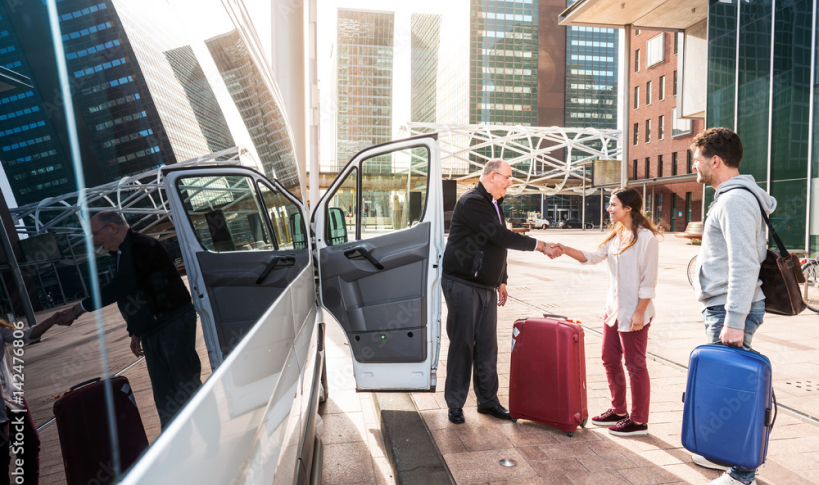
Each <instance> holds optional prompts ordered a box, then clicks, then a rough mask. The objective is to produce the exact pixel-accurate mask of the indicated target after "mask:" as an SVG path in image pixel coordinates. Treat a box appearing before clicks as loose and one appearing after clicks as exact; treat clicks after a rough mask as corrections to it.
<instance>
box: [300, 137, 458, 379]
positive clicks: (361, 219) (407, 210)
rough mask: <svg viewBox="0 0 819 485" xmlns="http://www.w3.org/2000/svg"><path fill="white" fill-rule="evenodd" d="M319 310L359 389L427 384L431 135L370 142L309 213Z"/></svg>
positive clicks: (432, 344) (437, 197)
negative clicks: (347, 353) (340, 340)
mask: <svg viewBox="0 0 819 485" xmlns="http://www.w3.org/2000/svg"><path fill="white" fill-rule="evenodd" d="M313 222H314V224H315V226H314V231H315V232H314V234H315V243H316V250H317V257H316V260H317V261H318V268H319V284H320V290H319V294H320V298H321V303H322V306H323V307H324V308H325V309H326V310H327V311H328V312H329V313H330V314H332V316H333V317H334V318H335V319H336V320H337V321H338V322H339V323H340V324H341V327H342V328H343V329H344V333H345V334H346V335H347V339H348V341H349V344H350V349H351V353H352V355H353V369H354V371H355V378H356V384H357V388H358V389H359V390H362V391H364V390H366V391H373V390H411V391H423V390H430V391H434V390H435V385H436V375H435V372H436V369H437V367H438V353H439V348H440V331H441V322H440V317H441V264H440V263H441V259H442V258H443V253H444V214H443V195H442V184H441V164H440V153H439V149H438V141H437V136H436V135H435V134H432V135H426V136H420V137H414V138H409V139H405V140H400V141H395V142H390V143H386V144H382V145H378V146H374V147H371V148H368V149H366V150H363V151H362V152H360V153H358V154H357V155H356V156H355V157H353V159H352V160H351V161H350V162H349V163H348V164H347V166H346V167H344V169H343V170H342V171H341V173H340V174H339V176H338V178H337V179H336V180H335V182H333V184H332V185H331V186H330V188H329V189H328V190H327V193H326V194H325V196H324V197H323V198H322V199H321V201H320V202H319V203H318V206H317V207H316V210H315V213H314V216H313Z"/></svg>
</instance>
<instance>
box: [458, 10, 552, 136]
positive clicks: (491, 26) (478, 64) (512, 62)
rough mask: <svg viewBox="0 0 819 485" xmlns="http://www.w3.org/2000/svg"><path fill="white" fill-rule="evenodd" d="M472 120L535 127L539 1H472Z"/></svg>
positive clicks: (470, 114)
mask: <svg viewBox="0 0 819 485" xmlns="http://www.w3.org/2000/svg"><path fill="white" fill-rule="evenodd" d="M470 57H471V62H470V82H469V92H470V109H469V122H470V123H473V124H477V123H485V124H495V125H523V126H536V125H537V82H538V79H537V78H538V3H537V1H533V0H509V1H505V0H472V6H471V25H470Z"/></svg>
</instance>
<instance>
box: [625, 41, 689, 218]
mask: <svg viewBox="0 0 819 485" xmlns="http://www.w3.org/2000/svg"><path fill="white" fill-rule="evenodd" d="M678 46H679V40H678V35H677V34H675V33H673V32H650V31H646V30H643V31H640V30H633V31H632V38H631V53H630V55H631V69H632V72H631V73H630V74H631V76H630V83H629V89H630V91H629V95H630V99H629V102H630V104H631V107H630V109H631V111H630V114H629V127H628V143H630V144H631V146H630V149H629V158H630V161H629V173H628V179H629V186H630V187H633V188H635V189H637V190H640V189H642V190H643V193H644V194H645V197H644V200H645V207H646V210H650V211H651V213H652V219H654V220H655V221H656V222H661V224H662V226H663V229H664V230H665V231H670V232H681V231H684V230H685V226H686V225H687V224H688V223H689V222H691V221H701V220H702V199H703V186H702V184H698V183H697V182H696V173H694V171H693V170H692V163H693V162H692V159H691V155H692V154H691V153H690V151H689V150H688V147H689V145H690V144H691V142H692V141H693V139H694V135H696V134H697V133H699V132H701V131H702V130H703V127H704V122H703V120H682V119H678V118H677V117H676V113H677V88H678V85H677V84H678V83H677V52H678V50H679V49H678Z"/></svg>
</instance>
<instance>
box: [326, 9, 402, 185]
mask: <svg viewBox="0 0 819 485" xmlns="http://www.w3.org/2000/svg"><path fill="white" fill-rule="evenodd" d="M393 31H394V14H392V13H376V12H363V11H354V10H341V9H339V11H338V118H337V121H336V123H337V130H338V131H337V134H336V140H337V141H336V143H337V148H336V153H337V157H336V160H337V163H338V169H339V170H340V169H341V168H342V167H343V166H344V165H345V164H346V163H347V162H348V161H349V160H350V159H351V158H352V157H353V156H354V155H355V154H356V153H358V152H359V151H361V150H363V149H364V148H367V147H369V146H372V145H377V144H379V143H384V142H387V141H390V140H391V139H392V72H393ZM390 169H391V167H390V164H389V163H388V161H387V160H385V163H384V164H383V165H382V166H376V165H372V166H371V167H370V170H375V171H380V170H383V171H389V170H390Z"/></svg>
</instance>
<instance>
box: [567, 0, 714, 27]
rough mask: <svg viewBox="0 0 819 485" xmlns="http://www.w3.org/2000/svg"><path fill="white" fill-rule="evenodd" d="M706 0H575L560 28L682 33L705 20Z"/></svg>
mask: <svg viewBox="0 0 819 485" xmlns="http://www.w3.org/2000/svg"><path fill="white" fill-rule="evenodd" d="M707 16H708V0H577V1H576V2H575V3H573V4H572V5H571V6H570V7H569V8H567V9H566V10H564V11H563V13H561V14H560V17H559V23H560V25H573V26H585V27H606V28H614V29H617V28H622V27H623V26H625V25H631V26H632V27H633V28H635V29H644V30H684V29H687V28H688V27H691V26H692V25H694V24H696V23H698V22H701V21H703V20H705V18H706V17H707Z"/></svg>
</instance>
